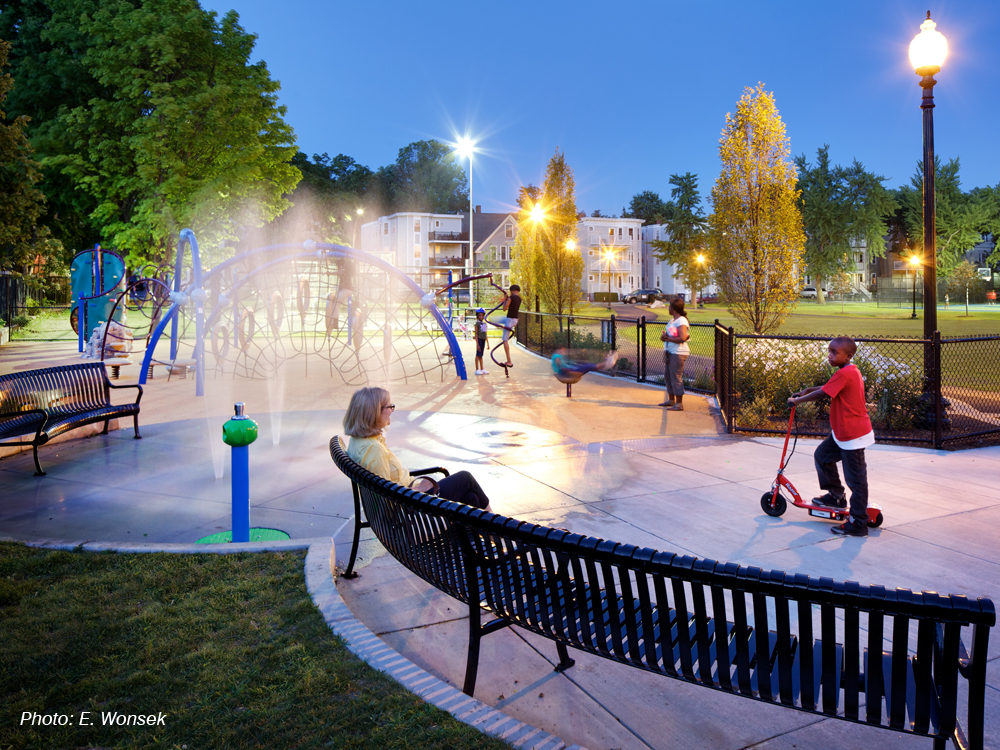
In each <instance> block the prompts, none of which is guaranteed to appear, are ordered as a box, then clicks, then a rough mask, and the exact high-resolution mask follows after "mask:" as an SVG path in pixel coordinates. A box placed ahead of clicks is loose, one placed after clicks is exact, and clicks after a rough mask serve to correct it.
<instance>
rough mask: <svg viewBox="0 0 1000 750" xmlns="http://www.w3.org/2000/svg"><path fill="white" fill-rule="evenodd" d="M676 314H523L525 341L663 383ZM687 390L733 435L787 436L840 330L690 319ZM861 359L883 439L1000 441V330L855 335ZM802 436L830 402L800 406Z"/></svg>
mask: <svg viewBox="0 0 1000 750" xmlns="http://www.w3.org/2000/svg"><path fill="white" fill-rule="evenodd" d="M668 322H669V321H667V320H662V319H660V320H647V319H646V318H645V317H644V316H643V317H639V318H621V317H617V316H615V315H612V316H611V317H610V318H592V317H584V316H567V315H551V314H548V313H534V312H526V311H524V310H522V311H521V316H520V317H519V319H518V327H517V331H516V338H517V341H518V343H519V344H521V345H522V346H523V347H525V348H526V349H529V350H530V351H534V352H536V353H538V354H541V355H544V356H551V355H552V353H553V352H555V351H556V350H557V349H572V350H574V352H575V353H576V354H577V356H580V357H582V358H592V359H593V360H594V361H596V360H597V359H599V358H602V357H603V356H605V355H606V353H607V352H609V351H616V352H617V353H618V364H617V368H616V370H615V372H614V375H615V376H616V377H623V378H628V379H629V380H634V381H636V382H638V383H650V384H662V383H663V382H664V376H665V372H666V366H665V359H664V354H663V344H662V343H661V342H660V334H661V333H662V332H663V330H664V328H665V327H666V326H667V324H668ZM690 333H691V339H690V341H689V346H690V347H691V355H690V356H689V357H688V360H687V363H686V365H685V368H684V381H685V388H687V389H690V390H692V391H698V392H701V393H712V394H714V395H715V396H716V398H717V400H718V403H719V408H720V409H721V412H722V417H723V420H724V421H725V424H726V430H727V431H728V432H745V433H754V434H775V435H777V434H784V432H785V430H786V429H787V424H788V415H789V408H788V404H787V398H788V396H789V394H791V393H793V392H795V391H798V390H801V389H802V388H804V387H806V386H814V385H822V384H823V383H825V382H826V381H827V380H828V379H829V377H830V375H831V371H830V367H829V364H828V362H827V355H826V350H827V345H828V344H829V341H830V339H831V338H832V337H831V336H768V335H755V334H742V333H736V332H735V331H734V330H733V329H732V328H727V327H725V326H722V325H721V324H719V322H718V321H716V322H715V324H714V325H713V324H705V323H693V324H691V326H690ZM855 341H856V342H857V344H858V353H857V354H856V355H855V357H854V360H853V361H854V364H856V365H857V366H858V368H859V369H860V370H861V373H862V375H863V376H864V378H865V387H866V393H865V396H866V402H867V405H868V412H869V416H870V417H871V420H872V426H873V427H874V430H875V439H876V440H877V441H879V442H902V443H914V444H930V445H933V446H934V447H936V448H941V447H949V446H956V445H961V444H962V443H972V442H975V441H981V440H984V439H991V440H993V439H1000V367H997V365H996V363H997V362H1000V336H976V337H967V338H942V337H941V335H940V334H939V333H935V335H934V338H933V339H930V340H925V339H909V338H879V337H862V338H856V339H855ZM796 414H797V418H796V419H797V428H798V434H799V435H814V436H817V437H819V436H825V435H827V434H828V433H829V404H828V403H824V402H822V401H818V402H811V403H807V404H802V405H800V406H799V408H798V409H797V410H796Z"/></svg>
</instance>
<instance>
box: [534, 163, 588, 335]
mask: <svg viewBox="0 0 1000 750" xmlns="http://www.w3.org/2000/svg"><path fill="white" fill-rule="evenodd" d="M541 202H542V207H543V208H544V210H545V219H544V222H543V228H542V231H541V233H540V242H541V262H540V264H539V274H538V277H537V284H538V295H539V297H540V298H541V301H542V304H543V305H544V306H545V308H546V309H547V310H548V311H549V312H554V313H556V314H558V315H562V314H563V313H564V312H568V313H569V314H570V315H572V314H573V310H574V308H575V306H576V304H577V303H578V302H579V301H580V298H581V291H580V279H581V278H582V277H583V269H584V262H583V255H582V253H581V252H580V250H579V248H574V249H569V247H568V242H569V241H570V240H573V239H575V238H576V226H577V218H576V183H575V181H574V179H573V170H572V168H570V166H569V164H567V163H566V155H565V154H563V153H561V152H560V151H559V149H556V152H555V154H553V156H552V158H551V159H549V163H548V166H547V167H546V169H545V181H544V182H543V183H542V198H541ZM560 324H561V320H560Z"/></svg>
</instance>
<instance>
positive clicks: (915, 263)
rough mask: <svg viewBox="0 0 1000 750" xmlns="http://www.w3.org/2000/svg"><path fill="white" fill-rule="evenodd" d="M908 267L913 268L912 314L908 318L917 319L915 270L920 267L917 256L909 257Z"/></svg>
mask: <svg viewBox="0 0 1000 750" xmlns="http://www.w3.org/2000/svg"><path fill="white" fill-rule="evenodd" d="M910 266H911V267H912V268H913V312H912V313H910V318H911V319H915V318H916V317H917V268H918V267H919V266H920V258H919V257H918V256H917V255H911V256H910Z"/></svg>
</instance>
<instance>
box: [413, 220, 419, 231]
mask: <svg viewBox="0 0 1000 750" xmlns="http://www.w3.org/2000/svg"><path fill="white" fill-rule="evenodd" d="M413 231H414V232H419V231H420V219H414V220H413Z"/></svg>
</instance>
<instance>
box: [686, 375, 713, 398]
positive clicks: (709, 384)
mask: <svg viewBox="0 0 1000 750" xmlns="http://www.w3.org/2000/svg"><path fill="white" fill-rule="evenodd" d="M691 387H692V388H694V389H695V390H696V391H710V392H712V393H715V380H713V379H712V376H711V375H709V374H708V373H707V372H705V371H704V370H702V371H700V372H699V373H698V374H697V375H696V376H695V378H694V385H693V386H691Z"/></svg>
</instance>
